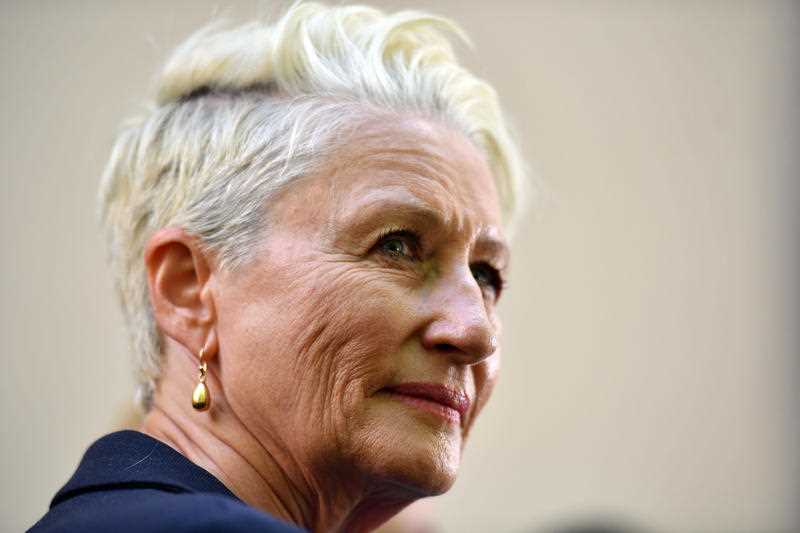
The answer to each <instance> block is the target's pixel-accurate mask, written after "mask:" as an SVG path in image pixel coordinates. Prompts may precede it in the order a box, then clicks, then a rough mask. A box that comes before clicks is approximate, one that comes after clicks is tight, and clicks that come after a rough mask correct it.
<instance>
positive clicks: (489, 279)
mask: <svg viewBox="0 0 800 533" xmlns="http://www.w3.org/2000/svg"><path fill="white" fill-rule="evenodd" d="M470 270H471V271H472V276H473V277H474V278H475V281H477V282H478V285H479V286H480V287H481V289H483V290H489V291H491V292H492V293H493V297H494V299H495V300H497V299H498V298H499V297H500V293H501V292H503V286H504V285H505V282H504V281H503V277H502V275H501V274H500V271H499V270H497V269H496V268H495V267H493V266H492V265H490V264H489V263H474V264H472V265H470Z"/></svg>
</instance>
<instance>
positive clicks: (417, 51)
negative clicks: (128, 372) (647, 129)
mask: <svg viewBox="0 0 800 533" xmlns="http://www.w3.org/2000/svg"><path fill="white" fill-rule="evenodd" d="M450 36H456V37H459V38H462V39H464V40H465V41H466V38H465V36H464V34H463V32H462V31H461V29H460V28H459V27H458V26H456V25H455V24H454V23H452V22H450V21H449V20H446V19H444V18H440V17H436V16H431V15H428V14H425V13H420V12H412V11H404V12H399V13H396V14H389V15H387V14H384V13H382V12H380V11H378V10H376V9H372V8H369V7H363V6H344V7H327V6H324V5H320V4H317V3H303V2H300V3H295V4H294V5H293V6H292V7H291V8H289V9H288V11H287V12H286V13H285V14H284V15H283V16H282V17H280V18H279V20H277V21H276V22H275V23H273V24H267V23H262V22H254V23H251V24H247V25H245V26H241V27H238V28H235V29H229V30H225V29H222V28H220V27H219V25H213V26H211V27H208V28H205V29H203V30H201V31H199V32H197V33H196V34H194V35H193V36H191V37H190V38H189V39H188V40H187V41H186V42H184V43H183V44H182V45H181V46H179V47H178V48H177V50H176V51H175V52H174V53H173V55H172V57H171V58H170V59H169V60H168V61H167V63H166V66H165V67H164V69H163V71H162V73H161V75H160V77H159V78H158V79H157V83H156V96H155V98H154V101H153V102H152V103H151V104H150V105H149V106H148V110H147V112H146V114H145V116H143V117H140V118H138V119H135V120H132V121H130V122H129V123H127V124H126V125H125V126H124V127H123V129H122V131H121V133H120V134H119V136H118V138H117V141H116V143H115V145H114V148H113V150H112V153H111V157H110V160H109V162H108V165H107V168H106V170H105V173H104V175H103V178H102V181H101V187H100V214H101V219H102V222H103V224H104V226H105V228H106V231H107V236H108V242H109V256H110V263H111V268H112V271H113V275H114V278H115V283H116V287H117V290H118V292H119V295H120V299H121V304H122V308H123V314H124V317H125V321H126V325H127V328H128V331H129V334H130V338H131V343H132V348H133V352H134V354H135V357H136V369H137V381H138V389H137V399H138V403H139V404H140V406H141V407H143V408H144V409H145V410H147V409H149V408H150V405H151V402H152V398H153V393H154V391H155V387H156V383H157V380H158V377H159V373H160V368H161V351H162V344H161V337H160V333H159V331H158V327H157V325H156V322H155V320H154V317H153V311H152V307H151V304H150V300H149V295H148V283H147V272H146V269H145V265H144V260H143V255H144V248H145V245H146V243H147V241H148V239H149V238H150V237H151V236H152V235H153V233H154V232H155V231H156V230H158V229H160V228H163V227H166V226H171V225H177V226H180V227H183V228H184V229H185V230H186V231H187V232H188V233H190V234H193V235H196V236H198V237H199V240H200V242H201V243H202V245H203V246H204V247H206V248H207V249H208V250H210V251H213V252H215V253H216V255H217V257H218V259H219V268H222V269H235V268H237V267H239V266H241V265H242V264H244V263H245V262H246V261H247V260H248V258H249V257H250V256H251V254H252V252H253V250H254V248H255V246H254V245H255V244H256V242H257V240H258V238H259V236H260V235H261V234H262V233H261V232H262V231H263V230H264V229H265V228H264V222H265V216H264V215H265V213H266V209H268V201H269V199H270V198H271V197H273V196H274V195H275V194H276V193H277V192H279V191H281V190H282V189H283V188H285V187H286V186H287V185H288V184H290V183H292V182H293V180H294V179H295V178H299V177H302V176H304V175H309V174H310V173H311V172H312V171H313V170H314V168H315V167H316V166H317V165H319V164H320V163H321V162H322V161H323V160H324V159H325V156H326V155H329V154H330V153H331V151H332V150H334V149H335V148H336V146H337V144H336V143H337V141H338V140H340V139H342V138H343V135H342V133H343V132H344V131H347V130H350V129H352V128H353V127H355V126H357V125H358V124H359V123H362V122H363V121H364V120H366V119H368V118H369V117H374V116H376V113H399V114H415V115H418V116H422V117H425V118H429V119H432V120H437V121H441V122H444V123H446V124H448V125H449V126H451V127H454V128H456V129H457V130H458V131H461V132H463V133H464V134H465V135H466V136H467V137H468V138H469V139H471V140H472V142H473V143H474V144H475V145H476V146H477V147H479V149H481V150H482V151H483V152H484V153H485V154H486V157H487V161H488V162H489V165H490V168H491V169H492V171H493V174H494V177H495V180H496V184H497V190H498V194H499V197H500V202H501V209H502V212H503V217H504V222H505V223H506V225H509V224H510V222H511V221H512V218H513V215H514V213H515V212H517V211H518V207H519V204H520V200H521V190H522V188H523V170H522V164H521V159H520V156H519V153H518V150H517V148H516V147H515V145H514V144H513V143H512V141H511V139H510V136H509V133H508V130H507V126H506V123H505V120H504V119H503V116H502V113H501V110H500V106H499V104H498V100H497V96H496V93H495V91H494V89H492V87H491V86H489V85H488V84H487V83H486V82H484V81H482V80H480V79H478V78H477V77H475V76H474V75H472V74H471V73H470V72H468V71H467V70H465V69H464V68H463V67H461V66H460V65H459V64H458V63H457V61H456V58H455V55H454V52H453V48H452V45H451V42H450V40H449V37H450Z"/></svg>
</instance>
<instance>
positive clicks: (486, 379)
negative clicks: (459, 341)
mask: <svg viewBox="0 0 800 533" xmlns="http://www.w3.org/2000/svg"><path fill="white" fill-rule="evenodd" d="M499 373H500V352H499V351H497V352H495V354H494V355H492V356H491V357H489V358H488V359H486V360H485V361H483V362H482V363H481V364H479V365H475V366H473V367H472V378H473V381H474V383H475V407H474V409H473V411H472V415H471V416H470V420H469V425H468V426H467V427H466V428H465V432H464V435H465V436H466V435H467V434H468V433H469V430H470V429H472V426H473V425H474V424H475V419H476V418H477V417H478V414H480V412H481V411H482V410H483V408H484V407H485V406H486V403H487V402H488V401H489V398H490V397H491V395H492V391H493V390H494V386H495V384H496V383H497V378H498V376H499Z"/></svg>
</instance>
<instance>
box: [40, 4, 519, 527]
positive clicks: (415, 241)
mask: <svg viewBox="0 0 800 533" xmlns="http://www.w3.org/2000/svg"><path fill="white" fill-rule="evenodd" d="M448 32H454V33H458V30H457V28H455V27H454V26H453V25H452V24H451V23H449V22H447V21H444V20H442V19H439V18H434V17H430V16H427V15H422V14H418V13H398V14H395V15H391V16H386V15H383V14H382V13H380V12H378V11H375V10H372V9H368V8H364V7H337V8H327V7H324V6H321V5H317V4H305V3H301V4H295V5H294V6H293V7H292V8H291V9H290V10H289V11H288V12H287V13H286V14H285V15H284V16H283V17H282V18H281V19H280V20H279V21H277V23H275V24H273V25H269V26H266V25H262V24H251V25H248V26H244V27H242V28H239V29H235V30H231V31H222V32H214V31H212V30H207V31H203V32H200V33H198V34H196V35H195V36H194V37H192V38H191V39H189V40H188V41H187V42H186V43H185V44H183V45H182V46H181V47H180V48H179V49H178V50H177V51H176V52H175V54H174V55H173V57H172V58H171V60H170V61H169V62H168V63H167V65H166V67H165V69H164V72H163V73H162V75H161V78H160V79H159V86H158V92H157V98H156V103H155V105H154V106H153V107H152V109H151V110H150V111H149V113H148V114H147V116H145V117H144V118H143V119H141V120H139V121H137V122H134V123H132V124H130V125H129V126H128V127H127V128H126V129H125V130H124V131H123V132H122V133H121V135H120V137H119V139H118V141H117V144H116V146H115V148H114V150H113V152H112V156H111V160H110V162H109V166H108V168H107V171H106V174H105V176H104V179H103V182H102V188H101V206H102V214H103V220H104V223H105V224H106V227H107V228H108V235H109V242H110V257H111V266H112V268H113V271H114V273H115V276H116V280H117V284H118V288H119V293H120V295H121V300H122V304H123V309H124V313H125V317H126V320H127V324H128V327H129V329H130V332H131V335H132V340H133V344H134V352H135V353H136V354H138V359H137V363H138V366H137V368H138V370H139V399H140V401H141V404H142V406H143V408H144V409H145V412H146V415H145V418H144V422H143V425H142V427H141V431H138V432H137V431H124V432H118V433H113V434H111V435H108V436H106V437H103V438H101V439H100V440H99V441H97V442H96V443H95V444H93V445H92V446H91V447H90V448H89V450H88V451H87V452H86V454H85V456H84V458H83V460H82V462H81V464H80V465H79V467H78V470H77V472H76V473H75V475H74V476H73V477H72V479H71V480H70V481H69V482H68V483H67V485H66V486H65V487H64V488H62V489H61V490H60V491H59V492H58V493H57V494H56V496H55V498H54V499H53V501H52V503H51V508H50V511H49V512H48V513H47V514H46V515H45V516H44V517H43V518H42V519H41V520H40V521H39V522H38V523H37V524H36V525H35V526H34V527H33V530H34V531H127V530H131V531H134V530H135V531H218V530H233V531H261V530H263V531H297V530H299V529H300V528H304V529H308V530H313V531H368V530H371V529H374V528H376V527H377V526H379V525H380V524H381V523H383V522H384V521H386V520H387V519H388V518H390V517H391V516H392V515H394V514H396V513H397V512H398V511H400V510H401V509H402V508H403V507H405V506H407V505H408V504H410V503H411V502H413V501H414V500H416V499H419V498H422V497H425V496H430V495H435V494H441V493H443V492H445V491H446V490H447V489H448V488H449V487H450V486H451V484H452V483H453V481H454V479H455V475H456V472H457V469H458V466H459V461H460V456H461V450H462V447H463V445H464V441H465V439H466V437H467V435H468V434H469V430H470V428H471V427H472V425H473V423H474V421H475V417H476V416H477V415H478V413H479V412H480V410H481V407H482V406H483V405H484V404H485V402H486V400H487V399H488V397H489V394H490V392H491V390H492V386H493V384H494V382H495V379H496V377H497V370H498V353H497V347H498V346H497V334H498V330H499V323H498V320H497V316H496V313H495V309H496V303H497V299H498V298H499V296H500V294H501V292H502V287H503V278H504V276H505V270H506V269H507V265H508V247H507V244H506V241H505V237H504V229H507V227H508V224H509V221H510V220H511V216H512V214H513V212H514V209H515V205H516V203H518V202H517V200H516V199H517V198H518V194H517V190H518V189H519V183H520V175H521V172H520V170H519V166H520V165H519V162H518V157H517V152H516V150H515V148H514V147H513V145H512V144H511V143H510V141H509V139H508V135H507V133H506V129H505V126H504V124H503V120H502V117H501V114H500V111H499V107H498V105H497V102H496V98H495V95H494V92H493V91H492V90H491V88H490V87H489V86H488V85H486V84H485V83H484V82H482V81H480V80H478V79H476V78H475V77H474V76H472V75H471V74H470V73H468V72H467V71H465V70H464V69H462V68H461V67H460V66H458V65H457V63H456V62H455V59H454V57H453V54H452V51H451V47H450V44H449V41H448V40H447V39H446V38H445V33H448Z"/></svg>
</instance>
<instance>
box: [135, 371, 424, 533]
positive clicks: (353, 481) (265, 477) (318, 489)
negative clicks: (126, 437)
mask: <svg viewBox="0 0 800 533" xmlns="http://www.w3.org/2000/svg"><path fill="white" fill-rule="evenodd" d="M165 359H166V360H167V361H169V360H170V359H172V360H173V361H172V362H171V363H172V364H173V366H177V365H175V362H174V359H185V361H181V362H182V363H184V364H182V365H180V366H182V367H185V368H182V369H180V370H178V369H175V372H171V371H170V370H173V369H170V368H169V366H170V362H167V361H165V365H164V366H165V368H164V369H163V371H164V373H162V379H161V381H160V383H159V388H158V391H157V393H156V396H155V397H154V401H153V406H152V408H151V410H150V411H149V412H148V413H147V415H146V416H145V418H144V421H143V423H142V426H141V428H140V429H141V431H142V432H144V433H146V434H148V435H150V436H152V437H154V438H156V439H158V440H160V441H162V442H164V443H166V444H168V445H169V446H171V447H172V448H174V449H176V450H177V451H179V452H180V453H181V454H183V455H184V456H185V457H187V458H188V459H189V460H190V461H192V462H193V463H195V464H197V465H199V466H200V467H202V468H204V469H205V470H207V471H208V472H210V473H211V474H213V475H214V476H215V477H216V478H217V479H219V480H220V481H221V482H222V483H223V484H224V485H225V486H226V487H227V488H228V489H229V490H230V491H231V492H233V493H234V494H235V495H236V496H237V497H238V498H240V499H241V500H242V501H244V502H245V503H247V504H248V505H250V506H252V507H255V508H257V509H260V510H262V511H265V512H267V513H269V514H271V515H273V516H275V517H277V518H279V519H282V520H284V521H286V522H289V523H293V524H296V525H298V526H301V527H304V528H306V529H308V530H311V531H354V532H361V531H371V530H372V529H374V528H376V527H378V526H379V525H380V524H382V523H383V522H384V521H386V520H388V519H389V518H391V517H392V516H393V515H395V514H396V513H397V512H399V511H400V510H401V509H402V508H403V507H405V506H407V505H408V504H409V503H411V502H412V501H413V500H414V499H415V497H414V496H413V495H410V494H409V493H408V492H407V491H405V490H403V489H402V488H400V487H391V486H388V487H387V486H377V485H376V484H374V483H368V482H367V481H366V480H363V479H358V476H352V475H347V472H340V473H339V474H337V475H326V473H320V472H314V471H311V470H310V469H308V468H304V465H302V464H301V463H300V462H299V461H298V460H296V458H295V457H294V456H293V455H292V453H291V450H288V449H286V447H284V446H280V445H279V443H277V442H275V441H270V442H264V440H263V439H258V438H256V437H255V436H254V435H253V433H252V432H251V431H250V430H249V429H248V428H247V427H245V425H244V424H242V423H241V421H240V420H239V418H238V417H237V416H236V415H235V413H234V412H233V410H232V409H231V408H230V406H229V405H228V404H227V402H226V401H225V398H224V396H223V395H222V394H221V393H220V392H219V391H221V390H222V389H221V388H220V387H219V384H218V383H216V382H215V380H214V378H213V375H212V374H211V373H209V376H208V378H207V379H208V383H209V387H210V389H211V390H212V394H213V396H212V402H213V403H212V406H211V410H210V411H209V412H205V413H198V412H195V411H194V410H193V409H192V407H191V405H190V402H189V395H190V393H191V391H192V389H193V387H194V383H193V382H192V377H193V376H194V372H193V367H192V361H191V359H189V358H188V357H186V358H180V357H177V358H176V357H166V358H165ZM215 392H216V394H214V393H215ZM184 397H185V398H184ZM180 398H183V400H184V401H179V399H180ZM325 478H331V479H328V480H327V482H326V479H325ZM333 478H336V479H333Z"/></svg>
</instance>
